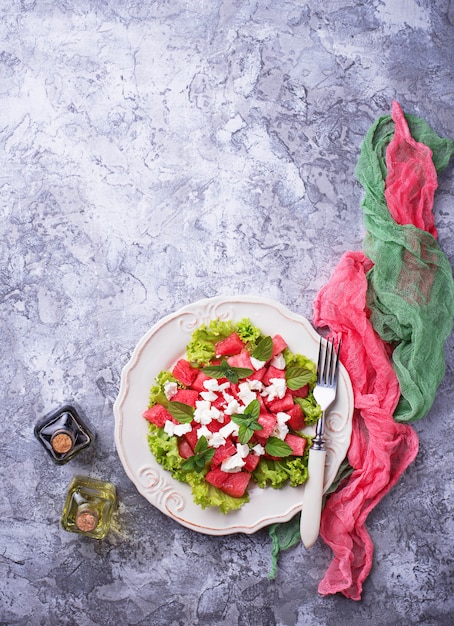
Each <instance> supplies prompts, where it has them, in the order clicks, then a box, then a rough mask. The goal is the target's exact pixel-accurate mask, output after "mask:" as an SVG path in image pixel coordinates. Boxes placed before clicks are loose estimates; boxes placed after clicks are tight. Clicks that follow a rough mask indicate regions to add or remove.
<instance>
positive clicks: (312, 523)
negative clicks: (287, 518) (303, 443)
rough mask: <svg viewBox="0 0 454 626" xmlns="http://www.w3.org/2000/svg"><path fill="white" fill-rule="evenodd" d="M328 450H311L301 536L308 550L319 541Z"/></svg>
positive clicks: (302, 510) (302, 512) (301, 521)
mask: <svg viewBox="0 0 454 626" xmlns="http://www.w3.org/2000/svg"><path fill="white" fill-rule="evenodd" d="M325 458H326V450H317V449H314V448H311V449H310V450H309V460H308V466H307V469H308V474H309V478H308V479H307V482H306V485H305V487H304V500H303V508H302V509H301V520H300V534H301V540H302V542H303V544H304V546H305V547H306V548H310V547H311V546H313V545H314V543H315V542H316V541H317V537H318V534H319V531H320V518H321V514H322V498H323V485H324V479H325Z"/></svg>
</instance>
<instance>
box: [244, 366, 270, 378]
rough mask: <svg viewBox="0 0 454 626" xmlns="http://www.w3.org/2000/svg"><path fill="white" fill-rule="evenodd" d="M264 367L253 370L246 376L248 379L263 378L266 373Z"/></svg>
mask: <svg viewBox="0 0 454 626" xmlns="http://www.w3.org/2000/svg"><path fill="white" fill-rule="evenodd" d="M266 369H267V368H266V367H261V368H259V369H258V370H255V372H254V373H253V374H251V375H250V376H248V379H249V380H263V377H264V376H265V374H266Z"/></svg>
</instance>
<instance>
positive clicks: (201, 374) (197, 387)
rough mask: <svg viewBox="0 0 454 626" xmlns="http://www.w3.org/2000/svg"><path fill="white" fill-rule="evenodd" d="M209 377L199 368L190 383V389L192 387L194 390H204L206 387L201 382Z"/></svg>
mask: <svg viewBox="0 0 454 626" xmlns="http://www.w3.org/2000/svg"><path fill="white" fill-rule="evenodd" d="M209 378H210V377H209V376H207V375H206V374H205V373H204V372H202V371H201V370H200V371H198V373H197V376H196V377H195V379H194V381H193V382H192V383H191V389H194V390H195V391H206V388H205V387H204V386H203V383H204V382H205V381H206V380H209Z"/></svg>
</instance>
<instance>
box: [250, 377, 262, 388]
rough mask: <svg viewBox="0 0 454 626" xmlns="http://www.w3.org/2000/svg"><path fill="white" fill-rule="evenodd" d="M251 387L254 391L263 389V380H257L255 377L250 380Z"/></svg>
mask: <svg viewBox="0 0 454 626" xmlns="http://www.w3.org/2000/svg"><path fill="white" fill-rule="evenodd" d="M248 382H249V388H250V389H252V390H253V391H262V390H263V387H264V384H263V383H262V381H261V380H256V379H255V378H253V379H252V380H249V381H248Z"/></svg>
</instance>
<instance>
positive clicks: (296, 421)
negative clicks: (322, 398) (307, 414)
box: [286, 404, 306, 430]
mask: <svg viewBox="0 0 454 626" xmlns="http://www.w3.org/2000/svg"><path fill="white" fill-rule="evenodd" d="M286 413H287V414H288V415H290V419H289V421H288V422H287V426H288V427H289V428H291V429H292V430H302V429H303V428H304V427H305V426H306V422H305V421H304V413H303V409H302V408H301V407H300V405H299V404H295V405H293V407H292V408H291V409H289V410H287V411H286Z"/></svg>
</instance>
